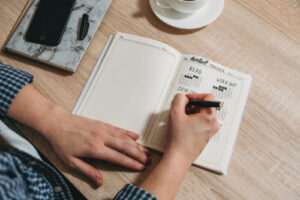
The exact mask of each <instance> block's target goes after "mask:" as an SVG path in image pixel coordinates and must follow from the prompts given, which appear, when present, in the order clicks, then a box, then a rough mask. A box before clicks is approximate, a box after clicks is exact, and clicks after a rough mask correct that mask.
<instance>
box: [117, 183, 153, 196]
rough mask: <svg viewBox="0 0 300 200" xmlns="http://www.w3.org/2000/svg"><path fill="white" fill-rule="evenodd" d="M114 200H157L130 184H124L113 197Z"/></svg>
mask: <svg viewBox="0 0 300 200" xmlns="http://www.w3.org/2000/svg"><path fill="white" fill-rule="evenodd" d="M114 200H157V199H156V197H154V196H153V195H151V194H150V193H148V192H147V191H145V190H143V189H142V188H139V187H136V186H134V185H131V184H126V185H125V186H124V187H123V188H122V189H121V190H120V191H119V192H118V194H117V195H116V196H115V198H114Z"/></svg>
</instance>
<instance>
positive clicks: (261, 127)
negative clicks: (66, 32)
mask: <svg viewBox="0 0 300 200" xmlns="http://www.w3.org/2000/svg"><path fill="white" fill-rule="evenodd" d="M26 2H27V0H2V1H1V3H0V27H1V29H0V30H1V34H0V44H1V45H3V44H4V42H5V40H6V38H7V37H8V35H9V33H10V31H11V29H12V27H13V26H14V24H15V22H16V21H17V18H18V16H19V15H20V13H21V11H22V9H23V7H24V6H25V4H26ZM117 31H121V32H125V33H131V34H137V35H141V36H146V37H150V38H154V39H157V40H160V41H162V42H165V43H167V44H169V45H171V46H173V47H175V48H176V49H178V50H179V51H181V52H183V53H191V54H195V55H202V56H204V57H207V58H210V59H212V60H214V61H216V62H218V63H221V64H223V65H225V66H228V67H230V68H233V69H236V70H239V71H242V72H245V73H248V74H251V75H252V77H253V84H252V88H251V93H250V96H249V99H248V103H247V107H246V110H245V113H244V117H243V121H242V124H241V127H240V132H239V136H238V139H237V143H236V146H235V149H234V153H233V156H232V159H231V163H230V168H229V173H228V175H227V176H220V175H216V174H214V173H211V172H208V171H205V170H203V169H200V168H197V167H191V168H190V170H189V172H188V174H187V176H186V178H185V181H184V182H183V184H182V187H181V190H180V191H179V193H178V195H177V199H180V200H184V199H187V200H199V199H230V200H233V199H255V200H257V199H289V200H292V199H295V200H296V199H300V176H299V174H300V104H299V102H300V1H299V0H285V1H279V0H273V1H269V0H267V1H266V0H259V1H249V0H238V1H237V0H226V1H225V8H224V10H223V13H222V14H221V16H220V17H219V18H218V19H217V20H216V21H215V22H214V23H212V24H210V25H209V26H207V27H205V28H202V29H197V30H179V29H175V28H172V27H170V26H168V25H166V24H164V23H162V22H161V21H159V20H158V19H157V18H156V17H155V15H154V14H153V13H152V11H151V9H150V6H149V3H148V1H147V0H131V1H113V3H112V5H111V7H110V9H109V11H108V12H107V14H106V16H105V18H104V20H103V22H102V24H101V26H100V28H99V29H98V31H97V33H96V35H95V37H94V39H93V41H92V42H91V44H90V46H89V48H88V50H87V52H86V54H85V56H84V58H83V60H82V61H81V63H80V66H79V68H78V70H77V72H76V73H74V74H70V73H67V72H64V71H62V70H59V69H55V68H51V67H49V66H46V65H43V64H40V63H37V62H33V61H31V60H28V59H24V58H20V57H16V56H12V55H7V54H4V53H2V52H1V54H0V59H1V60H2V61H3V62H5V63H7V64H10V65H12V66H15V67H17V68H20V69H23V70H25V71H28V72H30V73H32V74H34V75H35V81H34V84H33V85H34V86H35V87H36V88H37V89H38V90H39V91H40V92H41V93H43V94H44V95H45V96H46V97H48V98H49V99H50V100H52V101H54V102H55V103H57V104H58V105H60V106H62V107H63V108H65V109H67V110H69V111H71V110H72V108H73V106H74V104H75V102H76V100H77V98H78V96H79V94H80V92H81V90H82V88H83V86H84V83H85V81H86V80H87V78H88V76H89V74H90V72H91V70H92V68H93V66H94V64H95V63H96V60H97V58H98V56H99V55H100V53H101V50H102V48H103V46H104V44H105V42H106V40H107V38H108V36H109V35H110V34H114V33H115V32H117ZM21 128H22V130H23V131H24V132H25V134H26V136H27V137H28V138H29V139H30V140H31V141H32V142H33V144H34V145H36V147H37V148H38V149H39V150H40V151H41V152H43V153H44V154H45V155H46V156H47V158H48V159H49V160H50V161H51V162H52V163H53V164H54V165H55V166H56V167H57V168H58V169H59V170H61V171H62V172H63V173H64V175H65V176H66V177H67V178H68V179H69V180H70V181H71V182H72V183H73V184H74V185H75V186H76V187H77V188H78V189H79V190H80V191H81V192H82V193H83V194H84V195H85V196H86V197H87V198H88V199H111V198H112V197H113V196H114V195H115V194H116V192H117V191H118V190H119V189H120V188H121V187H122V186H123V185H124V184H125V183H127V182H131V183H137V184H138V183H139V182H140V180H141V179H143V177H145V175H146V174H147V173H149V171H150V170H151V169H152V168H153V166H154V165H155V163H157V161H158V160H159V158H160V155H159V154H156V153H153V158H154V162H153V164H151V166H149V167H148V168H147V169H146V170H145V171H144V172H142V173H138V172H132V171H130V170H127V169H125V168H122V167H118V166H115V165H111V164H108V163H104V162H101V161H91V163H92V164H93V165H94V166H96V167H97V168H99V169H100V170H101V172H102V174H103V176H104V181H105V182H104V185H103V186H102V187H101V188H100V189H97V190H95V189H93V188H92V187H91V186H90V185H89V184H88V183H87V182H86V179H85V178H84V177H82V176H80V175H79V174H77V173H76V172H72V171H70V170H68V169H67V168H66V167H65V166H64V165H63V164H62V162H61V161H60V160H59V159H58V158H57V156H56V155H55V154H54V152H53V151H52V149H51V147H50V146H49V144H48V143H47V142H46V141H45V140H44V139H43V138H42V137H41V136H40V135H39V134H38V133H36V132H34V131H32V130H30V129H28V128H26V127H21Z"/></svg>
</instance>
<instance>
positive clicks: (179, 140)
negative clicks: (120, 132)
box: [114, 94, 219, 200]
mask: <svg viewBox="0 0 300 200" xmlns="http://www.w3.org/2000/svg"><path fill="white" fill-rule="evenodd" d="M188 99H198V100H211V101H213V100H214V97H213V96H211V95H209V94H188V95H183V94H178V95H176V96H175V98H174V100H173V103H172V108H171V111H170V114H169V123H168V136H169V140H168V141H169V143H168V146H167V148H166V151H165V153H164V155H163V157H162V159H161V161H160V162H159V163H158V165H157V166H156V167H155V168H154V169H153V170H152V172H151V173H150V174H149V175H148V176H147V177H146V179H145V180H144V181H143V182H142V183H141V185H140V187H136V186H133V185H130V184H127V185H126V186H125V187H124V188H123V189H122V190H120V191H119V192H118V194H117V195H116V196H115V198H114V200H125V199H137V200H156V199H159V200H169V199H174V198H175V196H176V193H177V191H178V189H179V187H180V185H181V183H182V181H183V179H184V176H185V174H186V172H187V170H188V169H189V167H190V165H191V164H192V163H193V161H194V160H195V159H196V158H197V157H198V156H199V154H200V153H201V151H202V150H203V149H204V147H205V145H206V144H207V143H208V141H209V139H210V137H212V136H213V135H214V134H215V133H216V132H217V131H218V129H219V123H218V122H217V117H216V110H215V109H214V108H205V109H200V110H199V109H197V108H196V109H195V110H191V109H189V110H188V112H189V113H191V114H189V115H187V114H186V109H185V107H186V105H187V103H188Z"/></svg>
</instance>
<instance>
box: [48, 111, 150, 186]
mask: <svg viewBox="0 0 300 200" xmlns="http://www.w3.org/2000/svg"><path fill="white" fill-rule="evenodd" d="M54 112H55V113H56V114H55V116H56V117H54V118H52V119H53V121H52V122H51V121H48V128H46V129H45V130H44V135H45V136H46V138H47V139H48V141H49V142H50V143H51V145H52V147H53V149H54V151H55V152H56V153H57V154H58V156H59V157H60V158H61V160H62V161H63V162H64V163H65V164H66V165H67V166H70V167H72V168H74V169H76V170H79V171H80V172H81V173H83V174H85V175H86V176H88V177H90V179H91V180H93V181H94V182H95V184H96V185H97V186H100V185H102V183H103V178H102V176H101V174H100V172H99V170H97V169H95V168H94V167H92V166H91V165H89V164H87V163H86V162H84V161H83V160H82V159H81V158H95V159H100V160H106V161H108V162H112V163H115V164H119V165H122V166H125V167H128V168H131V169H134V170H142V169H144V167H145V165H146V164H147V162H148V161H149V158H148V156H147V154H148V153H149V150H148V149H146V148H145V147H144V146H142V145H140V144H138V143H137V142H136V140H137V139H138V135H137V134H135V133H133V132H130V131H127V130H124V129H121V128H117V127H114V126H112V125H109V124H106V123H103V122H101V121H96V120H92V119H88V118H86V117H81V116H77V115H72V114H70V113H67V112H65V111H64V110H62V109H61V108H56V111H54Z"/></svg>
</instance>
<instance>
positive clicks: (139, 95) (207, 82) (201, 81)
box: [73, 33, 251, 174]
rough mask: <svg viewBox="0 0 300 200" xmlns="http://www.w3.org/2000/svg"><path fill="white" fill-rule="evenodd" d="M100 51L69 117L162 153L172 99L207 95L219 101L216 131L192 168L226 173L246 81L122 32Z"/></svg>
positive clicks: (207, 62) (212, 64)
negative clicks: (124, 133) (134, 136)
mask: <svg viewBox="0 0 300 200" xmlns="http://www.w3.org/2000/svg"><path fill="white" fill-rule="evenodd" d="M104 51H105V56H104V59H103V60H102V57H103V55H102V56H101V57H100V59H99V61H98V63H97V64H96V66H95V68H94V71H93V72H92V74H91V76H90V78H89V80H88V82H87V84H86V86H85V88H84V90H83V92H82V94H81V96H80V98H79V100H78V102H77V104H76V105H75V107H74V110H73V113H76V114H79V115H83V116H86V117H89V118H93V119H97V120H101V121H104V122H106V123H109V124H113V125H115V126H118V127H122V128H124V129H128V130H130V131H133V132H136V133H138V134H140V140H139V142H140V143H142V144H144V145H145V146H148V147H150V148H153V149H155V150H159V151H164V147H165V145H166V142H167V139H168V138H167V137H166V120H167V119H168V111H169V109H170V105H171V101H172V99H173V97H174V95H175V94H176V93H179V92H181V93H211V94H213V95H214V96H215V98H216V99H217V100H219V101H222V102H224V106H223V107H222V108H221V109H220V110H218V111H217V114H218V120H219V122H220V124H221V128H220V130H219V132H218V133H217V134H216V135H215V136H214V137H213V138H211V140H210V141H209V143H208V144H207V146H206V147H205V149H204V150H203V152H202V153H201V155H200V156H199V157H198V158H197V160H195V162H194V164H195V165H198V166H201V167H204V168H208V169H210V170H213V171H216V172H218V173H221V174H226V173H227V169H228V165H229V161H230V157H231V155H232V151H233V148H234V144H235V141H236V138H237V135H238V130H239V125H240V122H241V119H242V114H243V110H244V107H245V104H246V100H247V96H248V93H249V90H250V85H251V77H250V76H249V75H246V74H243V73H241V72H238V71H234V70H231V69H228V68H226V67H224V66H222V65H220V64H217V63H215V62H212V61H210V60H208V59H206V58H203V57H200V56H194V55H185V54H181V53H180V52H178V51H177V50H175V49H174V48H172V47H170V46H168V45H166V44H164V43H161V42H158V41H156V40H152V39H149V38H144V37H139V36H135V35H128V34H124V33H117V34H116V35H115V36H114V39H113V40H112V42H109V43H108V44H107V46H106V48H105V50H104ZM182 139H184V138H182Z"/></svg>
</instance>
